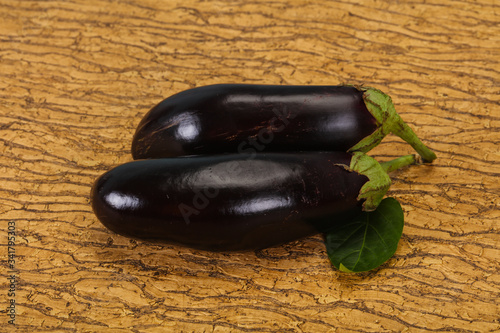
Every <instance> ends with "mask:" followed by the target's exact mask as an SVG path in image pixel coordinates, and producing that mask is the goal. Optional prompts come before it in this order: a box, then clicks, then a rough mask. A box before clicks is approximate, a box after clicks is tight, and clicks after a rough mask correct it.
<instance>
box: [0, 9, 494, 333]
mask: <svg viewBox="0 0 500 333" xmlns="http://www.w3.org/2000/svg"><path fill="white" fill-rule="evenodd" d="M499 15H500V4H499V2H498V1H496V0H477V1H472V0H468V1H467V0H462V1H459V0H456V1H454V0H428V1H426V0H415V1H397V0H389V1H385V0H384V1H382V0H366V1H362V0H359V1H351V0H346V1H319V0H317V1H306V0H294V1H285V0H275V1H264V0H253V1H244V0H223V1H204V0H182V1H181V0H173V1H166V0H165V1H153V0H124V1H117V0H107V1H106V0H72V1H24V0H0V134H1V135H0V179H1V180H0V181H1V186H0V219H1V223H2V228H1V230H3V231H2V235H1V238H0V239H1V244H2V250H1V251H2V254H1V258H0V259H1V260H2V261H1V265H2V266H1V269H2V275H3V278H2V281H1V290H0V291H1V297H0V302H1V309H0V310H1V311H2V313H1V314H2V316H1V325H0V331H1V332H5V331H9V329H11V328H12V327H11V326H8V325H7V319H8V318H7V315H6V313H5V308H6V304H7V301H8V297H7V289H8V285H7V280H6V278H5V276H6V274H7V273H6V272H7V268H8V267H7V247H6V246H5V244H6V239H7V238H6V237H7V233H6V230H7V223H8V221H15V223H16V229H17V232H18V237H17V240H16V260H17V262H16V268H17V270H18V282H17V287H16V288H17V290H16V302H17V308H16V311H17V317H16V327H17V329H18V331H24V332H29V331H31V332H35V331H36V332H73V331H74V332H77V331H78V332H406V331H407V332H431V331H432V332H444V331H446V332H499V331H500V305H499V304H500V303H499V301H498V299H500V263H499V259H500V229H499V220H500V211H499V205H500V199H499V198H500V186H499V175H500V169H499V166H498V165H499V163H500V153H499V150H500V149H499V141H500V131H499V129H500V111H499V101H500V97H499V96H500V95H499V91H500V84H499V79H500V73H499V71H500V64H499V61H500V16H499ZM242 82H243V83H269V84H271V83H273V84H332V85H336V84H340V83H354V84H361V83H363V84H365V85H370V86H375V87H377V88H380V89H381V90H383V91H385V92H387V93H388V94H389V95H391V96H392V97H393V100H394V102H395V104H396V107H397V110H398V111H399V112H400V114H401V115H402V117H403V118H404V119H405V120H406V121H408V122H409V123H410V124H411V126H412V127H413V128H414V129H415V130H416V131H417V133H418V135H419V136H420V137H421V138H422V139H423V141H424V142H425V143H426V144H428V145H429V146H430V147H431V148H433V149H434V150H435V151H436V152H437V154H438V159H437V160H436V161H435V163H433V164H432V165H430V166H417V167H412V168H408V169H405V170H402V171H399V172H396V173H394V174H392V177H393V179H394V185H393V187H392V188H391V190H390V193H389V195H390V196H393V197H395V198H397V199H398V200H399V201H400V202H401V203H402V205H403V208H404V211H405V217H406V225H405V229H404V235H403V238H402V240H401V242H400V246H399V249H398V251H397V253H396V255H395V256H394V257H393V258H392V259H391V260H390V261H388V262H387V263H386V264H385V265H383V266H382V267H380V268H379V269H377V270H374V271H372V272H368V273H364V274H353V275H350V274H341V273H339V272H338V271H337V270H335V269H333V268H332V267H331V266H330V263H329V261H328V258H327V256H326V252H325V247H324V244H323V241H322V239H321V237H320V236H315V237H311V238H308V239H305V240H301V241H297V242H295V243H292V244H287V245H285V246H281V247H276V248H271V249H267V250H264V251H258V252H255V253H253V252H252V253H245V254H237V253H236V254H235V253H232V254H230V253H210V252H203V251H195V250H191V249H188V248H183V247H178V246H159V245H153V244H149V243H146V242H138V241H131V240H129V239H127V238H125V237H121V236H117V235H115V234H113V233H111V232H109V231H107V230H106V229H105V228H104V227H103V226H102V225H101V224H100V223H99V221H97V219H96V218H95V216H94V215H93V213H92V210H91V207H90V205H89V192H90V187H91V185H92V183H93V181H94V180H95V179H96V177H98V176H99V175H100V174H102V173H104V172H105V171H106V170H109V169H110V168H112V167H113V166H115V165H117V164H120V163H124V162H127V161H130V160H131V155H130V143H131V139H132V135H133V133H134V129H135V126H136V125H137V124H138V122H139V121H140V119H141V117H142V116H143V115H144V114H145V112H147V111H148V110H149V108H150V107H152V106H153V105H154V104H156V103H157V102H159V101H160V100H161V99H163V98H164V97H167V96H169V95H171V94H173V93H175V92H178V91H181V90H184V89H187V88H191V87H195V86H200V85H206V84H212V83H242ZM411 151H412V150H411V148H410V147H409V146H407V145H406V144H402V143H401V141H400V140H399V139H397V138H395V137H394V136H390V137H387V138H386V139H385V140H384V141H383V144H382V145H380V146H379V147H377V149H375V150H374V151H373V152H372V156H375V157H377V158H378V159H380V160H386V159H389V158H391V157H396V156H399V155H403V154H408V153H410V152H411Z"/></svg>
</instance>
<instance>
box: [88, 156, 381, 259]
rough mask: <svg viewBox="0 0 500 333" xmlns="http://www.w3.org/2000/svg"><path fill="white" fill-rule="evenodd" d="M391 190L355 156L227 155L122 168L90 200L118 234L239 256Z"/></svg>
mask: <svg viewBox="0 0 500 333" xmlns="http://www.w3.org/2000/svg"><path fill="white" fill-rule="evenodd" d="M366 170H368V171H366ZM365 171H366V172H365ZM363 173H364V174H363ZM372 185H373V186H372ZM389 185H390V179H389V177H388V176H387V174H386V172H385V171H384V170H383V169H382V167H381V166H380V165H379V164H378V163H377V162H376V161H375V160H373V159H372V158H370V157H368V156H366V155H364V154H362V153H355V154H349V153H343V152H322V153H261V154H257V155H256V156H254V157H253V158H250V157H249V155H246V154H227V155H215V156H188V157H177V158H163V159H152V160H141V161H134V162H130V163H126V164H123V165H120V166H118V167H116V168H114V169H112V170H110V171H108V172H107V173H105V174H104V175H102V176H101V177H100V178H99V179H98V180H97V181H96V182H95V184H94V187H93V189H92V194H91V197H92V207H93V209H94V212H95V214H96V216H97V217H98V218H99V220H100V221H101V222H102V223H103V224H104V225H105V226H106V227H108V228H109V229H111V230H113V231H115V232H117V233H119V234H123V235H126V236H130V237H137V238H142V239H156V240H161V241H166V242H171V243H179V244H183V245H187V246H191V247H194V248H202V249H209V250H245V249H257V248H264V247H268V246H273V245H278V244H281V243H284V242H288V241H292V240H296V239H299V238H302V237H306V236H309V235H312V234H315V233H317V232H320V231H321V230H323V229H324V228H328V226H332V225H334V224H335V223H340V222H342V220H341V219H340V220H339V219H338V218H339V217H340V216H341V215H342V214H346V213H349V212H350V211H354V210H360V209H361V207H363V208H364V209H365V210H370V209H374V208H375V207H376V206H377V205H378V203H379V202H380V201H381V200H382V197H383V196H384V194H385V193H386V191H387V189H388V187H389ZM326 221H328V222H326Z"/></svg>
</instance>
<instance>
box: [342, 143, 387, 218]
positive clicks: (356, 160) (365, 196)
mask: <svg viewBox="0 0 500 333" xmlns="http://www.w3.org/2000/svg"><path fill="white" fill-rule="evenodd" d="M349 168H350V169H351V170H353V171H356V172H357V173H359V174H362V175H364V176H366V177H368V181H367V182H366V183H365V184H364V185H363V187H361V190H360V191H359V195H358V201H362V200H364V202H363V210H364V211H367V212H370V211H374V210H375V209H376V208H377V207H378V205H379V204H380V202H381V201H382V199H383V198H384V196H385V194H386V193H387V191H388V190H389V187H390V186H391V178H390V177H389V175H388V174H387V172H386V171H385V170H384V168H383V167H382V166H381V165H380V164H379V163H378V162H377V161H376V160H375V159H373V158H372V157H370V156H368V155H366V154H364V153H362V152H354V153H353V154H352V159H351V164H350V166H349Z"/></svg>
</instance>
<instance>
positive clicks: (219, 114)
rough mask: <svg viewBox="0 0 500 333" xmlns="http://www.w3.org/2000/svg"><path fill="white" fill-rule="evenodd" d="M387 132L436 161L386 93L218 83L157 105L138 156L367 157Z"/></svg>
mask: <svg viewBox="0 0 500 333" xmlns="http://www.w3.org/2000/svg"><path fill="white" fill-rule="evenodd" d="M388 133H395V134H396V135H398V136H400V137H402V138H403V139H404V140H405V141H407V142H408V143H410V144H411V145H412V146H413V147H414V148H415V149H416V151H417V152H418V153H419V154H420V155H421V156H422V158H423V159H424V160H425V161H432V160H434V159H435V158H436V155H435V154H434V153H433V152H432V151H430V150H429V149H428V148H427V147H426V146H425V145H424V144H423V143H422V142H421V141H420V140H419V138H418V137H417V136H416V135H415V133H414V132H413V131H412V130H411V128H410V127H409V126H408V125H407V124H406V123H405V122H404V121H403V120H402V119H401V117H400V116H399V115H398V114H397V112H396V110H395V108H394V105H393V103H392V100H391V98H390V97H389V96H388V95H386V94H384V93H382V92H381V91H380V90H377V89H374V88H368V87H355V86H281V85H251V84H217V85H209V86H203V87H198V88H193V89H189V90H186V91H182V92H180V93H177V94H175V95H173V96H171V97H169V98H166V99H165V100H163V101H162V102H161V103H159V104H158V105H156V106H155V107H153V108H152V109H151V110H150V111H149V112H148V113H147V114H146V115H145V116H144V118H143V119H142V120H141V122H140V123H139V125H138V127H137V130H136V132H135V134H134V138H133V140H132V156H133V158H134V159H151V158H164V157H176V156H186V155H213V154H223V153H242V152H244V153H252V154H255V153H258V152H264V151H265V152H292V151H341V152H356V151H359V152H367V151H369V150H370V149H372V148H373V147H375V146H376V145H378V144H379V143H380V141H381V140H382V139H383V138H384V137H385V136H386V135H387V134H388Z"/></svg>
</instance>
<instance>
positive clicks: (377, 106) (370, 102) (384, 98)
mask: <svg viewBox="0 0 500 333" xmlns="http://www.w3.org/2000/svg"><path fill="white" fill-rule="evenodd" d="M357 89H359V90H361V91H363V100H364V102H365V105H366V108H367V109H368V111H369V112H370V113H371V114H372V116H373V117H374V118H375V120H376V122H377V125H378V128H377V130H375V132H373V133H372V134H371V135H369V136H367V137H365V138H364V139H362V140H361V141H360V142H358V143H357V144H356V145H355V146H353V147H351V148H350V149H349V152H356V151H359V152H365V153H366V152H368V151H369V150H371V149H372V148H374V147H375V146H377V145H378V144H379V143H380V142H381V141H382V139H383V138H384V137H385V136H386V135H387V134H389V133H393V134H395V135H397V136H399V137H400V138H402V139H403V140H405V141H406V142H407V143H409V144H410V145H411V146H412V147H413V149H415V151H417V153H418V154H419V155H420V156H422V159H423V160H424V161H426V162H432V161H433V160H435V159H436V154H435V153H434V152H433V151H431V150H430V149H429V148H427V147H426V146H425V145H424V144H423V143H422V141H420V139H419V138H418V137H417V135H416V134H415V132H413V130H412V129H411V128H410V127H409V126H408V124H406V123H405V122H404V121H403V119H401V117H400V116H399V114H398V113H397V112H396V109H395V107H394V104H393V103H392V99H391V97H390V96H388V95H386V94H384V93H383V92H381V91H380V90H378V89H375V88H369V87H357Z"/></svg>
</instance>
